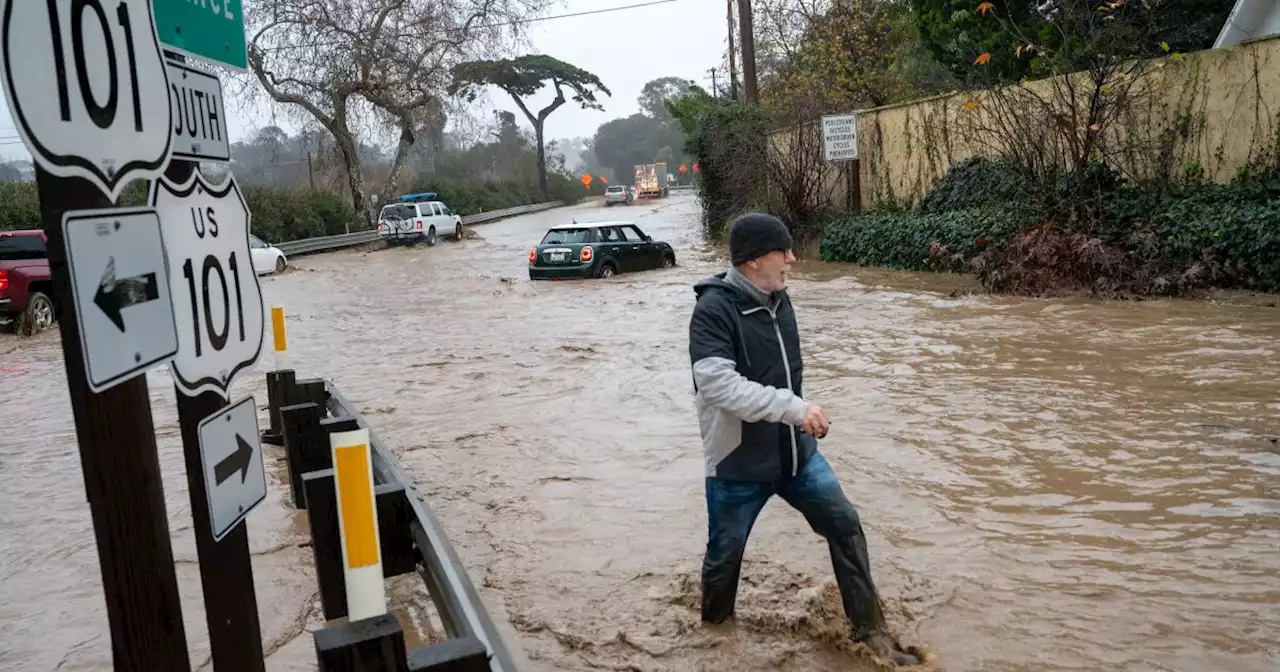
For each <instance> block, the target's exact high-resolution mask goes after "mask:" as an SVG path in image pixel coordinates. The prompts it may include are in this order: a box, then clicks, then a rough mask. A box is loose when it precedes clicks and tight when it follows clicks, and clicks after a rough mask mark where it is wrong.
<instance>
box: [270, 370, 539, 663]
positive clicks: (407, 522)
mask: <svg viewBox="0 0 1280 672" xmlns="http://www.w3.org/2000/svg"><path fill="white" fill-rule="evenodd" d="M267 400H268V411H269V416H270V418H271V426H270V429H267V430H265V431H263V432H262V439H263V441H264V442H265V443H273V444H276V445H283V446H284V449H285V459H286V464H287V470H288V483H289V498H288V500H286V501H290V502H291V503H292V504H293V506H294V507H295V508H297V509H304V510H306V515H307V521H308V528H309V530H310V536H311V548H312V553H313V556H314V560H315V573H316V580H317V583H318V584H319V589H320V590H319V597H320V603H321V609H322V611H323V614H324V619H325V620H326V621H330V622H332V621H339V620H340V619H343V618H346V617H348V616H349V610H348V597H347V585H346V584H347V581H346V577H345V571H346V570H345V569H344V567H345V565H344V561H343V559H342V555H341V554H342V543H343V542H342V541H341V534H342V532H341V530H340V528H339V521H338V515H339V514H338V508H337V507H338V504H337V493H336V490H335V485H336V483H335V480H334V479H335V477H336V472H335V471H334V464H333V456H332V454H331V452H330V446H331V441H330V435H331V434H333V433H336V432H350V431H355V430H358V429H364V430H367V431H368V440H369V455H370V461H371V463H372V464H371V465H370V466H371V467H372V471H373V485H374V493H373V494H374V499H375V509H376V511H377V514H376V519H377V525H378V541H379V546H380V551H379V557H380V561H381V564H382V575H383V578H384V579H387V578H391V577H393V576H402V575H405V574H411V573H416V574H418V576H419V577H420V578H421V579H422V581H423V583H424V584H425V586H426V588H427V592H428V593H429V594H430V597H431V602H432V603H433V604H434V605H435V607H436V612H437V613H438V614H439V616H440V621H441V624H442V625H443V626H444V630H445V633H444V634H445V635H446V636H447V637H446V639H445V640H444V641H443V642H439V643H436V644H429V645H427V646H425V647H420V648H418V649H415V650H413V651H408V652H407V653H408V659H407V667H406V666H404V663H405V662H406V661H400V662H399V663H396V664H394V665H390V666H388V665H387V664H386V661H383V660H379V661H378V663H379V664H375V665H372V666H371V667H368V668H362V669H369V670H377V671H379V672H405V671H406V670H408V671H409V672H445V671H446V670H484V671H485V672H518V671H517V669H516V664H515V662H514V660H513V658H512V656H511V653H510V651H509V650H508V649H507V646H506V644H505V643H504V642H503V641H502V638H501V636H500V634H499V633H498V630H497V628H496V627H495V625H494V622H493V619H492V618H491V617H490V616H489V614H488V611H487V610H486V608H485V606H484V603H483V602H481V600H480V596H479V593H478V592H477V591H476V588H475V585H474V584H473V583H472V581H471V579H470V578H469V577H468V576H467V571H466V569H465V567H464V566H463V564H462V561H461V560H460V559H459V557H458V554H457V552H456V551H455V550H454V548H453V545H452V544H451V543H450V542H449V538H448V536H447V535H446V533H445V530H444V526H443V525H441V524H440V521H439V520H438V519H437V518H436V517H435V515H434V514H433V513H432V511H431V509H430V507H429V506H428V505H427V503H426V501H425V500H424V499H423V498H422V496H421V495H420V494H419V493H418V491H417V489H416V488H415V486H414V479H413V477H412V476H411V475H409V473H408V472H406V471H405V470H404V468H403V467H401V466H400V464H399V463H398V462H397V460H396V458H395V456H394V454H393V453H392V452H391V451H390V450H389V449H388V447H387V446H386V445H385V444H384V443H383V442H382V440H381V439H380V438H379V437H378V435H377V434H376V433H375V432H374V431H373V428H372V427H371V426H370V425H369V423H368V421H367V420H366V419H365V418H364V417H363V416H362V415H361V414H360V412H359V411H358V410H357V409H356V407H355V406H353V405H352V404H351V403H350V402H349V401H347V399H346V397H344V396H343V395H342V393H341V392H339V391H338V390H337V388H336V387H334V385H333V383H332V381H329V380H326V379H323V378H307V379H299V378H297V375H296V372H295V371H294V370H293V369H280V370H276V371H272V372H270V373H268V374H267ZM395 623H396V619H395V618H394V616H389V615H387V614H384V615H383V616H376V617H373V618H367V619H362V620H359V621H355V622H351V621H349V620H348V621H347V622H346V623H345V624H343V623H338V624H335V625H332V626H326V627H325V628H323V629H321V630H318V631H316V633H314V636H315V639H316V650H317V655H318V656H319V657H320V660H319V662H320V670H321V672H332V671H333V670H338V669H341V670H349V669H352V668H351V667H349V666H342V665H339V666H337V667H333V666H331V665H330V664H329V663H327V662H326V660H328V658H327V657H326V656H328V655H329V654H331V653H333V650H336V649H342V648H345V647H349V645H350V644H351V643H352V642H351V641H348V640H351V638H352V637H354V636H355V634H358V633H356V631H360V632H363V634H362V635H361V637H364V636H366V635H370V636H371V634H370V633H372V632H373V630H378V629H379V628H381V627H382V626H383V625H387V626H391V625H393V624H395ZM352 628H355V630H352ZM393 629H394V630H395V633H390V634H391V635H392V637H393V638H394V639H402V635H401V634H400V630H399V626H398V625H394V628H393ZM366 630H368V631H369V632H364V631H366ZM384 634H387V633H384ZM321 640H324V646H321V644H322V641H321ZM398 648H399V650H400V651H401V652H402V653H400V654H399V655H405V653H403V652H404V644H403V642H401V643H400V644H399V645H398ZM322 649H324V651H323V652H322Z"/></svg>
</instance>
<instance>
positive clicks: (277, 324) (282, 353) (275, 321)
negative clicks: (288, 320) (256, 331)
mask: <svg viewBox="0 0 1280 672" xmlns="http://www.w3.org/2000/svg"><path fill="white" fill-rule="evenodd" d="M271 334H272V337H273V338H272V340H273V341H274V343H275V351H276V371H282V370H284V369H287V368H289V343H288V341H287V340H286V339H285V334H284V306H271Z"/></svg>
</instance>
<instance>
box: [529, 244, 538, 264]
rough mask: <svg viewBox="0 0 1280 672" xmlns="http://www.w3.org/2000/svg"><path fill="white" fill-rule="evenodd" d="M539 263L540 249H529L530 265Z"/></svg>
mask: <svg viewBox="0 0 1280 672" xmlns="http://www.w3.org/2000/svg"><path fill="white" fill-rule="evenodd" d="M537 261H538V248H536V247H531V248H529V263H531V264H532V263H535V262H537Z"/></svg>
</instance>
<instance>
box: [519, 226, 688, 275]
mask: <svg viewBox="0 0 1280 672" xmlns="http://www.w3.org/2000/svg"><path fill="white" fill-rule="evenodd" d="M675 265H676V252H675V250H673V249H671V246H670V245H668V244H666V243H664V242H662V241H660V240H654V239H653V238H652V237H651V236H649V235H647V234H646V233H645V232H643V231H641V230H640V228H639V227H637V226H636V225H635V224H632V223H631V222H587V223H584V224H578V223H577V222H574V223H573V224H570V225H567V226H557V227H554V228H552V229H551V230H549V231H547V234H546V235H545V236H543V237H542V242H540V243H538V244H537V245H536V246H534V247H533V248H531V249H530V250H529V279H530V280H560V279H563V278H608V277H610V276H612V275H614V274H617V273H630V272H632V271H647V270H649V269H653V268H670V267H672V266H675Z"/></svg>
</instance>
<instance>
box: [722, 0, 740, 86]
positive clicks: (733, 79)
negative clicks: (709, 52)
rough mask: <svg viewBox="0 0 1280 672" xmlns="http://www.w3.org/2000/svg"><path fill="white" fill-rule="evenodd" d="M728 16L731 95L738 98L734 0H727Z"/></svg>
mask: <svg viewBox="0 0 1280 672" xmlns="http://www.w3.org/2000/svg"><path fill="white" fill-rule="evenodd" d="M724 4H725V9H726V10H727V11H726V17H727V18H728V20H729V97H730V98H732V99H733V100H737V99H738V65H737V60H736V59H737V56H736V55H735V53H734V52H735V51H737V50H736V49H734V44H733V0H725V2H724Z"/></svg>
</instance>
